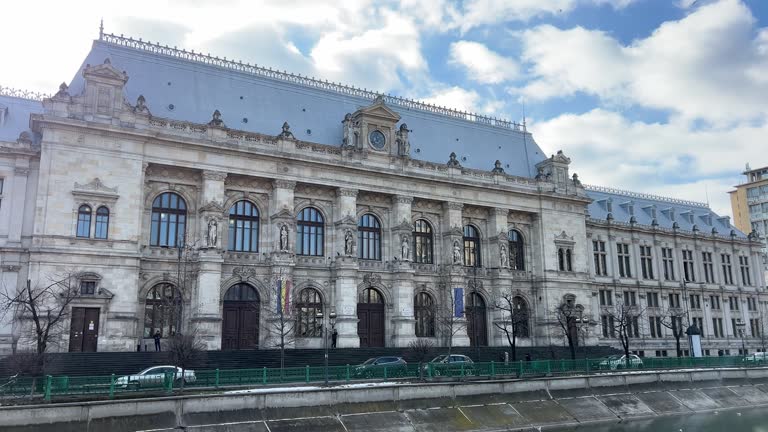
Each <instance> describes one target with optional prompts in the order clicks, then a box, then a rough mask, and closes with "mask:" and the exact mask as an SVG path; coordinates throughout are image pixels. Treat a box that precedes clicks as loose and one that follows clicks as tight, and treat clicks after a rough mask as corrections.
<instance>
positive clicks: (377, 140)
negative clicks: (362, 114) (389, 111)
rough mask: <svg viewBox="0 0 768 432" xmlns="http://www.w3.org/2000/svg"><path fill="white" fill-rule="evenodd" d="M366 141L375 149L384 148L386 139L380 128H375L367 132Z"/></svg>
mask: <svg viewBox="0 0 768 432" xmlns="http://www.w3.org/2000/svg"><path fill="white" fill-rule="evenodd" d="M368 141H369V142H370V143H371V146H372V147H373V148H375V149H376V150H381V149H383V148H384V144H385V143H386V141H387V139H386V137H384V134H383V133H381V131H380V130H375V131H373V132H371V133H370V134H368Z"/></svg>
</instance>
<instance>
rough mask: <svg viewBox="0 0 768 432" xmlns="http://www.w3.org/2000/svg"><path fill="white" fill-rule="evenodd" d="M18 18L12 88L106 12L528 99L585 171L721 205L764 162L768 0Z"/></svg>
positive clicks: (244, 5)
mask: <svg viewBox="0 0 768 432" xmlns="http://www.w3.org/2000/svg"><path fill="white" fill-rule="evenodd" d="M41 8H44V9H45V10H46V13H45V14H40V13H39V11H40V10H41ZM5 12H6V13H3V14H2V16H0V40H3V41H5V42H4V47H3V49H4V54H5V55H4V58H5V59H6V60H7V61H8V63H7V64H12V65H13V66H12V67H11V68H8V67H4V68H0V85H3V86H9V87H15V88H23V89H28V90H37V91H45V92H49V93H53V92H55V89H56V88H57V86H58V83H60V82H62V81H69V80H70V79H71V77H72V76H73V75H74V74H75V73H76V71H77V68H78V67H79V64H80V62H81V61H82V59H83V58H84V57H85V54H86V53H87V52H88V50H89V48H90V40H91V39H93V38H94V37H96V36H97V34H98V33H97V31H98V22H99V19H101V18H103V19H104V22H105V27H106V30H107V31H108V32H112V33H117V34H120V33H124V34H126V35H131V36H134V37H141V38H143V39H144V40H152V41H159V42H161V43H163V44H168V45H171V46H174V45H175V46H178V47H185V48H187V49H195V50H199V51H203V52H210V53H212V54H214V55H218V56H222V57H223V56H226V57H228V58H235V59H241V60H243V61H248V62H251V63H258V64H260V65H265V66H270V67H274V68H278V69H286V70H289V71H292V72H298V73H302V74H308V75H313V76H316V77H319V78H322V79H329V80H332V81H337V82H343V83H347V84H352V85H356V86H361V87H367V88H372V89H375V90H378V91H382V92H388V93H392V94H397V95H401V96H405V97H409V98H414V99H421V100H425V101H428V102H431V103H436V104H439V105H445V106H450V107H453V108H458V109H465V110H470V111H476V112H481V113H484V114H488V115H493V116H498V117H504V118H510V119H512V120H517V121H520V120H522V117H523V106H524V107H525V116H526V120H527V122H528V127H529V130H531V131H532V132H533V134H534V138H535V139H536V140H537V142H538V143H539V145H540V146H541V147H542V148H543V149H544V150H545V151H546V152H547V153H554V152H556V151H557V150H559V149H562V150H563V151H564V152H565V153H566V155H568V156H570V157H571V158H572V160H573V164H572V169H573V170H574V171H576V172H578V173H579V174H580V177H581V179H582V180H583V181H584V182H585V183H592V184H598V185H604V186H612V187H618V188H623V189H630V190H635V191H638V192H646V193H656V194H661V195H668V196H675V197H679V198H684V199H692V200H698V201H705V200H707V199H708V200H709V201H710V202H711V204H712V207H713V209H714V210H715V211H717V212H719V213H722V214H729V213H730V205H729V201H728V196H727V193H726V192H727V191H728V190H730V189H731V187H732V186H733V185H735V184H737V183H739V182H740V181H741V176H740V173H741V171H742V170H743V169H744V165H745V164H746V163H750V164H751V165H752V167H756V166H763V165H768V151H766V150H768V1H765V0H750V1H747V0H697V1H694V0H464V1H460V2H452V1H450V0H388V1H374V0H281V1H275V0H262V1H251V0H219V1H215V2H213V1H205V0H153V1H149V0H135V1H133V2H131V4H130V7H129V5H127V4H126V3H125V2H116V1H115V2H113V1H106V0H102V1H97V0H81V1H70V2H46V1H39V0H38V1H35V0H31V1H27V2H21V3H15V4H14V5H12V6H8V7H7V8H5ZM20 37H23V43H21V42H17V41H20ZM11 61H12V63H11ZM7 64H6V65H7Z"/></svg>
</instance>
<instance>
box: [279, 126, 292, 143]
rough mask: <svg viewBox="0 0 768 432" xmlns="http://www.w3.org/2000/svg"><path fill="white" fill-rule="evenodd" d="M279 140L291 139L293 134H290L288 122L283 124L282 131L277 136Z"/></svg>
mask: <svg viewBox="0 0 768 432" xmlns="http://www.w3.org/2000/svg"><path fill="white" fill-rule="evenodd" d="M278 137H280V138H291V139H293V138H294V136H293V132H291V125H289V124H288V122H283V130H282V132H280V135H278Z"/></svg>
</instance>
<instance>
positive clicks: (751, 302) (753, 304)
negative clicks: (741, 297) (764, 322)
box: [747, 297, 757, 311]
mask: <svg viewBox="0 0 768 432" xmlns="http://www.w3.org/2000/svg"><path fill="white" fill-rule="evenodd" d="M747 310H750V311H756V310H757V300H755V298H754V297H747Z"/></svg>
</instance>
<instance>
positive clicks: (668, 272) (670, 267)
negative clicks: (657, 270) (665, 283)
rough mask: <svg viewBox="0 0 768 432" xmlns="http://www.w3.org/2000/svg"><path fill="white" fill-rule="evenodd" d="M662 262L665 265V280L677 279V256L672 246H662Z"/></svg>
mask: <svg viewBox="0 0 768 432" xmlns="http://www.w3.org/2000/svg"><path fill="white" fill-rule="evenodd" d="M661 262H662V264H663V266H664V280H675V258H674V255H673V254H672V248H661Z"/></svg>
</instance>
